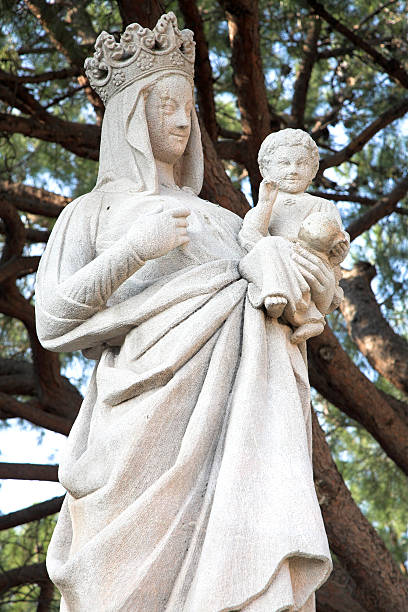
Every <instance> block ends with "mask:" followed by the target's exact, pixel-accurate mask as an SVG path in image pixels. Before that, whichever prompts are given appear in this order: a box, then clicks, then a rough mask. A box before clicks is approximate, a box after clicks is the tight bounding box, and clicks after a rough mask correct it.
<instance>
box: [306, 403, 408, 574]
mask: <svg viewBox="0 0 408 612" xmlns="http://www.w3.org/2000/svg"><path fill="white" fill-rule="evenodd" d="M315 406H318V407H319V420H320V421H321V424H322V426H323V427H324V430H325V433H326V439H327V441H328V443H329V446H330V449H331V451H332V454H333V457H334V459H335V461H336V464H337V467H338V469H339V470H340V472H341V474H342V476H343V478H344V480H345V481H346V484H347V486H348V487H349V489H350V492H351V494H352V496H353V498H354V500H355V502H356V503H357V504H358V505H359V507H360V509H361V510H362V512H363V513H364V514H365V516H366V517H367V518H368V520H369V521H370V522H371V523H372V524H373V525H374V527H375V528H376V529H377V531H378V532H379V533H380V535H381V537H382V538H383V540H384V542H385V544H386V546H387V547H388V549H389V550H390V551H391V553H392V555H393V557H394V559H395V560H396V561H397V562H398V564H399V566H400V567H401V569H402V570H403V571H406V570H405V569H404V564H408V552H407V551H408V530H407V525H408V487H407V479H406V477H405V476H404V474H403V473H402V472H401V470H399V468H397V466H396V465H395V463H394V462H393V461H391V459H389V458H388V457H387V456H386V454H385V453H384V451H383V450H382V449H381V447H380V446H379V444H378V443H377V442H376V441H375V440H374V439H373V438H372V436H371V435H370V434H369V433H368V432H367V431H366V429H364V427H362V426H361V425H360V424H359V423H357V422H355V421H353V420H352V419H350V418H349V417H347V416H346V415H345V414H344V413H343V412H340V410H338V409H337V408H335V407H334V406H333V405H332V404H330V403H329V402H327V401H326V400H324V399H323V398H322V397H320V396H318V401H317V402H316V403H315Z"/></svg>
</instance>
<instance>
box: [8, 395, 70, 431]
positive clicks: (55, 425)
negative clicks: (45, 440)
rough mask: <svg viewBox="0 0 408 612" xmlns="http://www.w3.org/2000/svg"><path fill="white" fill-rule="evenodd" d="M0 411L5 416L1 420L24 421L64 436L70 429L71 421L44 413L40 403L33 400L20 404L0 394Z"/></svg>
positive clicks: (12, 398)
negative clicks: (15, 419)
mask: <svg viewBox="0 0 408 612" xmlns="http://www.w3.org/2000/svg"><path fill="white" fill-rule="evenodd" d="M0 411H1V413H2V414H3V415H5V416H4V417H3V418H7V419H10V418H17V419H24V420H26V421H29V422H30V423H33V425H38V426H39V427H44V428H45V429H50V430H51V431H55V432H57V433H61V434H64V435H65V436H67V435H68V434H69V432H70V430H71V427H72V421H71V420H69V419H67V418H65V417H61V416H58V415H56V414H51V413H50V412H46V411H45V410H43V408H42V406H41V404H40V402H38V401H35V400H33V401H29V402H20V401H18V400H16V399H15V398H14V397H11V396H10V395H7V394H6V393H2V392H0Z"/></svg>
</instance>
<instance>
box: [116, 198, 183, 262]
mask: <svg viewBox="0 0 408 612" xmlns="http://www.w3.org/2000/svg"><path fill="white" fill-rule="evenodd" d="M189 214H190V210H189V209H188V208H172V209H169V210H165V211H162V212H154V213H151V214H148V215H145V216H144V217H140V218H139V219H138V220H137V221H136V223H134V224H133V225H132V226H131V228H130V230H129V231H128V233H127V237H128V240H129V241H130V243H131V246H132V248H133V249H134V251H135V253H136V254H137V255H138V257H140V259H142V260H143V261H147V260H148V259H156V258H157V257H161V256H162V255H166V254H167V253H169V252H170V251H172V250H173V249H175V248H177V247H178V246H181V245H183V244H187V242H189V240H190V238H189V237H188V234H187V225H188V222H187V217H188V216H189Z"/></svg>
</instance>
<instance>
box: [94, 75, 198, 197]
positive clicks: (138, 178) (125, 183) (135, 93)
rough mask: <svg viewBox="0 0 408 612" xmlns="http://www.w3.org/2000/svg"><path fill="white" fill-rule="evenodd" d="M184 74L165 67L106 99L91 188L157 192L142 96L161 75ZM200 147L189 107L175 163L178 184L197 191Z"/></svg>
mask: <svg viewBox="0 0 408 612" xmlns="http://www.w3.org/2000/svg"><path fill="white" fill-rule="evenodd" d="M170 74H181V75H182V76H184V78H187V77H186V74H185V73H184V72H181V71H177V70H174V71H172V72H170V71H169V70H166V71H165V72H161V73H160V74H159V75H158V74H157V73H154V74H152V75H149V76H148V77H145V78H143V79H139V80H138V81H136V82H135V83H132V84H131V85H129V86H128V87H126V88H125V89H123V90H122V91H120V92H118V93H117V94H116V95H115V96H113V98H112V99H111V100H110V101H109V102H108V104H107V106H106V110H105V116H104V119H103V124H102V135H101V146H100V161H99V173H98V179H97V182H96V185H95V187H94V189H95V190H98V191H104V192H115V193H118V192H119V193H120V192H131V193H132V192H147V193H148V194H156V193H158V180H157V170H156V164H155V162H154V158H153V152H152V147H151V144H150V137H149V131H148V127H147V119H146V110H145V105H146V100H147V98H148V96H147V94H148V91H149V89H150V87H151V86H152V85H153V84H154V83H156V82H157V81H158V80H160V79H161V78H163V76H168V75H170ZM203 168H204V162H203V149H202V144H201V133H200V127H199V124H198V119H197V114H196V111H195V109H194V107H193V110H192V115H191V133H190V137H189V140H188V143H187V146H186V150H185V151H184V153H183V155H182V157H181V158H180V160H178V162H177V163H176V165H175V168H174V176H175V181H176V184H177V185H178V186H179V187H190V188H191V189H192V190H193V191H194V193H196V194H197V195H198V194H199V193H200V191H201V187H202V183H203V173H204V170H203Z"/></svg>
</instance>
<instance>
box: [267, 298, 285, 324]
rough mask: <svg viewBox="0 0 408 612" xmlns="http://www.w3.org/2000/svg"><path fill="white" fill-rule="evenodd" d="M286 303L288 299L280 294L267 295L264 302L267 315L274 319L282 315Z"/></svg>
mask: <svg viewBox="0 0 408 612" xmlns="http://www.w3.org/2000/svg"><path fill="white" fill-rule="evenodd" d="M287 303H288V300H287V299H286V298H284V297H282V296H280V295H268V297H266V298H265V302H264V304H265V309H266V312H267V313H268V316H270V317H273V318H274V319H277V318H278V317H280V316H281V315H282V313H283V311H284V310H285V306H286V304H287Z"/></svg>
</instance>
